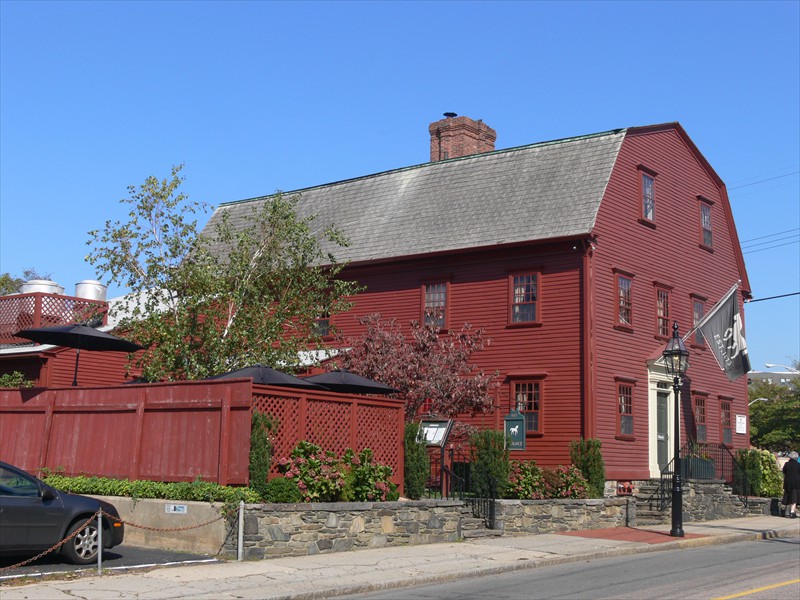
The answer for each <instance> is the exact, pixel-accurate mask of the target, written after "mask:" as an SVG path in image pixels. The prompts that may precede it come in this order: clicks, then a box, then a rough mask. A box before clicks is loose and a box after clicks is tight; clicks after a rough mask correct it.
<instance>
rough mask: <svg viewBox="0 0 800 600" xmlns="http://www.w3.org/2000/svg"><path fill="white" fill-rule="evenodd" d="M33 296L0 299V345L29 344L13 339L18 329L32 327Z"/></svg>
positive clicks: (22, 340) (28, 341)
mask: <svg viewBox="0 0 800 600" xmlns="http://www.w3.org/2000/svg"><path fill="white" fill-rule="evenodd" d="M34 306H35V304H34V297H33V296H8V297H5V298H2V299H0V343H4V344H14V343H30V340H24V339H22V338H16V337H14V333H16V332H17V331H19V330H20V329H26V328H28V327H33V311H34Z"/></svg>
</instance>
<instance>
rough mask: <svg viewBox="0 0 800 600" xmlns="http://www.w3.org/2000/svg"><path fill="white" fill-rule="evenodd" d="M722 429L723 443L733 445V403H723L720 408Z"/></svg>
mask: <svg viewBox="0 0 800 600" xmlns="http://www.w3.org/2000/svg"><path fill="white" fill-rule="evenodd" d="M719 420H720V429H721V430H722V443H723V444H725V445H730V444H732V443H733V428H732V425H731V403H730V402H722V403H720V406H719Z"/></svg>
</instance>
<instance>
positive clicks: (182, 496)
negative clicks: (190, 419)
mask: <svg viewBox="0 0 800 600" xmlns="http://www.w3.org/2000/svg"><path fill="white" fill-rule="evenodd" d="M43 481H44V482H45V483H47V484H48V485H51V486H53V487H54V488H56V489H59V490H62V491H65V492H70V493H72V494H91V495H95V496H128V497H130V498H158V499H165V500H185V501H191V500H196V501H198V502H226V503H229V502H239V501H240V500H244V501H245V502H250V503H253V502H261V496H259V494H258V492H256V491H255V490H252V489H250V488H243V487H232V486H225V485H219V484H217V483H213V482H210V481H200V480H196V481H192V482H188V481H186V482H179V483H165V482H162V481H147V480H142V479H140V480H135V481H129V480H127V479H111V478H109V477H84V476H79V477H65V476H63V475H46V476H45V477H44V479H43Z"/></svg>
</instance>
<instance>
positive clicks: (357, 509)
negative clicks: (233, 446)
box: [223, 500, 471, 559]
mask: <svg viewBox="0 0 800 600" xmlns="http://www.w3.org/2000/svg"><path fill="white" fill-rule="evenodd" d="M469 516H471V515H470V514H469V509H468V508H467V507H465V506H464V505H463V503H462V502H459V501H457V500H419V501H408V502H376V503H372V502H335V503H334V502H330V503H329V502H315V503H313V504H248V505H247V506H246V507H245V518H244V558H245V559H260V558H273V557H280V556H306V555H310V554H321V553H329V552H344V551H346V550H354V549H358V548H383V547H388V546H401V545H416V544H433V543H437V542H455V541H458V540H459V539H461V530H460V524H461V522H462V519H464V518H468V517H469ZM236 539H237V538H236V533H235V532H233V531H232V532H231V533H230V534H229V536H228V539H227V541H226V543H225V547H224V550H223V551H224V552H225V553H226V554H235V553H236Z"/></svg>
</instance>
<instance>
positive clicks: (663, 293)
mask: <svg viewBox="0 0 800 600" xmlns="http://www.w3.org/2000/svg"><path fill="white" fill-rule="evenodd" d="M656 306H657V312H658V315H657V316H658V335H660V336H662V337H669V291H668V290H658V291H657V300H656Z"/></svg>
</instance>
